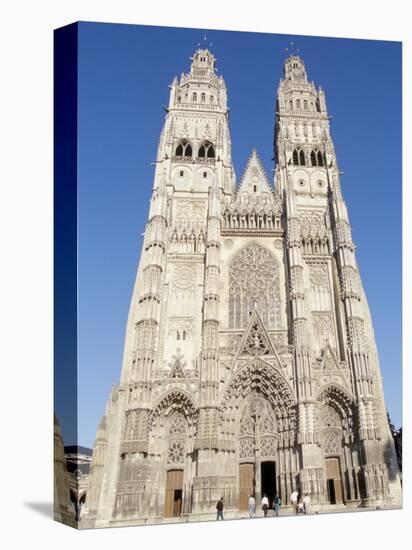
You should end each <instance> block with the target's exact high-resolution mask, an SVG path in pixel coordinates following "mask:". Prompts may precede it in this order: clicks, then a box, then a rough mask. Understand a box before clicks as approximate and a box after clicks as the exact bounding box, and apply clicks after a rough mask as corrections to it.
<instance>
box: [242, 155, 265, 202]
mask: <svg viewBox="0 0 412 550" xmlns="http://www.w3.org/2000/svg"><path fill="white" fill-rule="evenodd" d="M243 192H247V193H249V194H250V195H258V194H261V193H269V194H270V195H271V194H272V189H271V186H270V184H269V180H268V178H267V176H266V172H265V169H264V168H263V165H262V162H261V160H260V158H259V156H258V154H257V152H256V149H253V151H252V153H251V155H250V157H249V160H248V162H247V165H246V168H245V170H244V172H243V174H242V177H241V179H240V187H239V190H238V193H243Z"/></svg>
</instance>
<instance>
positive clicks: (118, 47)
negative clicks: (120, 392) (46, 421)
mask: <svg viewBox="0 0 412 550" xmlns="http://www.w3.org/2000/svg"><path fill="white" fill-rule="evenodd" d="M203 34H204V33H203V31H202V30H193V29H176V28H167V27H145V26H134V25H114V24H99V23H82V24H81V25H80V30H79V166H78V174H79V255H78V258H79V270H78V273H79V351H78V353H79V370H80V373H79V444H81V445H85V446H90V447H91V446H92V445H93V441H94V438H95V434H96V428H97V425H98V423H99V420H100V418H101V415H102V414H103V412H104V409H105V406H106V401H107V398H108V396H109V392H110V389H111V387H112V385H113V384H115V383H116V382H117V381H118V379H119V376H120V369H121V361H122V354H123V342H124V334H125V328H126V320H127V314H128V308H129V302H130V298H131V292H132V285H133V282H134V277H135V273H136V268H137V263H138V259H139V255H140V246H141V237H140V234H141V233H142V232H143V231H144V226H145V223H146V219H147V213H148V205H149V198H150V194H151V187H152V179H153V174H154V172H153V167H152V166H151V164H150V163H151V162H153V161H154V160H155V157H156V150H157V145H158V140H159V134H160V130H161V128H162V125H163V120H164V111H163V108H162V105H167V104H168V96H169V89H168V86H169V84H170V83H171V81H172V79H173V77H174V76H175V75H180V73H181V72H187V71H188V69H189V63H190V61H189V57H190V56H191V55H192V54H193V52H194V51H195V49H196V47H197V44H198V43H199V42H201V41H202V38H203ZM207 36H208V38H209V40H211V41H212V44H213V45H212V47H211V50H212V51H213V53H214V54H215V55H216V57H217V59H218V69H219V72H220V73H221V74H222V75H223V76H224V78H225V81H226V84H227V87H228V95H229V106H230V127H231V136H232V145H233V159H234V163H235V168H236V172H237V174H238V176H240V174H241V173H242V170H243V167H244V165H245V163H246V161H247V159H248V156H249V154H250V151H251V149H252V148H253V147H256V149H257V150H258V152H259V154H260V156H261V158H262V161H263V163H264V166H265V168H266V170H267V172H268V174H269V175H270V174H271V170H272V168H273V163H272V161H271V158H272V156H273V127H274V102H275V94H276V89H277V86H278V82H279V79H280V77H281V75H282V65H283V61H284V58H285V56H286V52H285V48H286V47H288V44H289V42H290V41H291V40H293V41H294V42H295V44H296V46H297V47H298V48H299V49H300V55H301V56H302V57H303V59H304V61H305V64H306V69H307V72H308V77H309V79H310V80H314V81H315V83H316V84H317V85H319V84H320V85H321V86H322V87H323V89H324V90H325V93H326V102H327V107H328V111H329V114H330V115H333V120H332V137H333V140H334V143H335V147H336V152H337V156H338V161H339V165H340V168H341V170H342V171H343V172H344V175H343V177H342V188H343V194H344V197H345V199H346V202H347V204H348V208H349V215H350V220H351V223H352V227H353V238H354V241H355V243H356V245H357V247H358V248H357V259H358V262H359V266H360V271H361V276H362V279H363V283H364V286H365V289H366V293H367V296H368V300H369V304H370V308H371V311H372V317H373V322H374V327H375V333H376V339H377V343H378V348H379V352H380V360H381V367H382V373H383V377H384V389H385V396H386V401H387V407H388V410H389V412H390V414H391V416H392V420H393V421H394V423H395V425H397V426H399V425H401V424H402V418H401V414H402V401H401V398H402V395H401V383H402V379H401V376H402V364H401V349H402V341H401V318H402V315H401V314H402V310H401V307H402V303H401V298H402V297H401V267H402V266H401V236H402V235H401V221H402V220H401V160H402V159H401V150H402V147H401V145H402V144H401V44H400V43H395V42H383V41H373V40H349V39H333V38H316V37H296V36H289V35H270V34H260V33H246V32H224V31H208V33H207ZM62 429H63V435H64V439H65V444H72V443H74V441H73V439H72V437H73V436H72V434H71V433H69V432H68V431H67V429H66V428H65V425H64V423H63V425H62Z"/></svg>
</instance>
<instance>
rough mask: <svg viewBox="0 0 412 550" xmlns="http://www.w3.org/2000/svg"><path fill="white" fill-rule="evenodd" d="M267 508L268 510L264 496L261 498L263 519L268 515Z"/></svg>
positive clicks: (267, 503)
mask: <svg viewBox="0 0 412 550" xmlns="http://www.w3.org/2000/svg"><path fill="white" fill-rule="evenodd" d="M268 508H269V499H268V497H267V496H266V495H263V498H262V510H263V515H264V516H265V517H267V515H268Z"/></svg>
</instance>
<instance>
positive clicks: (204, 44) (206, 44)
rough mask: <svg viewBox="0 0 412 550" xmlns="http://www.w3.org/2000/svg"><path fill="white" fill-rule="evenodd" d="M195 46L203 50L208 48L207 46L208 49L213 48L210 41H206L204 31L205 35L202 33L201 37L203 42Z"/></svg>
mask: <svg viewBox="0 0 412 550" xmlns="http://www.w3.org/2000/svg"><path fill="white" fill-rule="evenodd" d="M197 45H198V46H199V48H200V47H203V48H205V49H206V48H207V47H208V46H209V47H211V46H213V44H212V42H211V41H210V40H208V38H207V33H206V31H205V33H204V35H203V42H202V43H201V42H198V44H197Z"/></svg>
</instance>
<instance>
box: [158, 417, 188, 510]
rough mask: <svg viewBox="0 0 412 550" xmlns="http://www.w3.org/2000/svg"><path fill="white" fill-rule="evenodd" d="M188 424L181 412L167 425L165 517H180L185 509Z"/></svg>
mask: <svg viewBox="0 0 412 550" xmlns="http://www.w3.org/2000/svg"><path fill="white" fill-rule="evenodd" d="M187 433H188V423H187V420H186V418H185V417H184V416H183V414H182V413H180V412H174V413H173V414H172V415H171V416H170V417H169V418H168V421H167V423H166V430H165V439H166V442H167V446H166V447H167V456H166V461H167V471H166V493H165V506H164V516H165V517H167V518H170V517H179V516H180V515H181V514H182V509H183V478H184V466H185V462H186V454H187Z"/></svg>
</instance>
